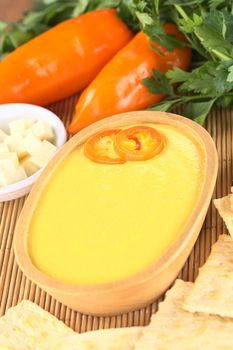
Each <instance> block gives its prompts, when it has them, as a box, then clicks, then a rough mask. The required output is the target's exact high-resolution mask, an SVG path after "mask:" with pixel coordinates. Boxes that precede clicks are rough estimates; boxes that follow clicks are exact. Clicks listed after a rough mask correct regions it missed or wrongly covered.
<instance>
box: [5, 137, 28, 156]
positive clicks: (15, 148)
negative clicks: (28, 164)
mask: <svg viewBox="0 0 233 350" xmlns="http://www.w3.org/2000/svg"><path fill="white" fill-rule="evenodd" d="M5 144H7V146H8V147H9V150H10V151H11V152H16V153H17V155H18V157H19V158H22V157H25V156H26V155H27V151H26V150H25V148H24V146H23V138H22V137H21V136H19V135H10V136H7V137H6V139H5Z"/></svg>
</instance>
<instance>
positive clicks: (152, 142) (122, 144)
mask: <svg viewBox="0 0 233 350" xmlns="http://www.w3.org/2000/svg"><path fill="white" fill-rule="evenodd" d="M164 144H165V139H164V136H163V135H162V134H161V133H159V132H158V131H157V130H155V129H154V128H151V127H149V126H134V127H132V128H129V129H124V130H121V131H120V132H118V133H117V134H116V138H115V148H116V151H117V153H119V154H120V155H121V156H124V157H125V158H126V159H127V160H133V161H140V160H147V159H150V158H153V157H154V156H155V155H157V154H159V153H160V152H161V151H162V150H163V148H164Z"/></svg>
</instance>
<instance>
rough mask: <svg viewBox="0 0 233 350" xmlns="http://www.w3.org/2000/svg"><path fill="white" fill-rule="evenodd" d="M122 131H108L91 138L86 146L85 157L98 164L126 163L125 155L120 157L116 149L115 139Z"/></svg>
mask: <svg viewBox="0 0 233 350" xmlns="http://www.w3.org/2000/svg"><path fill="white" fill-rule="evenodd" d="M120 131H121V130H119V129H114V130H106V131H102V132H99V133H98V134H95V135H93V136H92V137H90V138H89V139H88V140H87V141H86V143H85V145H84V154H85V156H86V157H88V158H89V159H90V160H92V161H94V162H96V163H102V164H121V163H125V161H126V159H125V156H124V154H122V155H120V154H119V153H118V152H117V151H116V149H115V138H116V135H117V134H118V133H119V132H120Z"/></svg>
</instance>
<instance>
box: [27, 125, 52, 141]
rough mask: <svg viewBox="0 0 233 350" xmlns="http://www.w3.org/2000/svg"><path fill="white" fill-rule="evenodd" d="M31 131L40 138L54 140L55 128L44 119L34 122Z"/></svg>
mask: <svg viewBox="0 0 233 350" xmlns="http://www.w3.org/2000/svg"><path fill="white" fill-rule="evenodd" d="M31 131H32V132H33V134H34V135H35V136H37V137H38V138H39V139H40V140H47V141H53V140H54V131H53V128H52V126H51V125H50V124H49V123H48V122H46V121H44V120H39V121H37V122H36V123H35V124H33V125H32V127H31Z"/></svg>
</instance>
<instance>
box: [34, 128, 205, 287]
mask: <svg viewBox="0 0 233 350" xmlns="http://www.w3.org/2000/svg"><path fill="white" fill-rule="evenodd" d="M150 126H152V125H151V124H150ZM155 128H156V129H157V130H159V131H160V132H162V133H163V134H164V135H165V137H166V140H167V142H166V147H165V148H164V150H163V151H162V153H161V154H159V155H157V156H155V157H154V158H152V159H150V160H146V161H138V162H130V161H128V162H126V163H124V164H115V165H110V164H97V163H94V162H92V161H91V160H89V159H88V158H86V157H85V156H84V153H83V146H80V147H78V148H77V149H76V150H74V151H73V152H72V153H71V154H70V155H69V156H68V157H67V158H66V160H65V161H63V162H62V164H61V165H59V167H58V168H57V170H56V171H55V173H54V174H53V175H52V177H51V179H50V180H49V182H48V183H47V185H46V186H45V188H44V190H43V192H42V195H41V198H40V201H39V202H38V205H37V207H36V210H35V212H34V214H33V218H32V220H31V224H30V227H29V232H28V249H29V254H30V257H31V259H32V262H33V264H34V265H35V266H36V267H37V268H38V269H39V270H41V271H43V272H44V273H46V274H47V275H49V276H52V277H54V278H55V279H57V280H59V281H61V282H67V283H72V284H79V285H80V284H81V285H89V284H99V283H107V282H113V281H117V280H120V279H123V278H126V277H129V276H131V275H134V274H136V273H138V272H140V271H142V270H144V269H145V268H146V267H148V266H149V265H150V264H152V263H153V262H155V261H156V259H158V258H159V257H160V256H161V255H162V254H163V253H164V252H165V251H166V250H167V249H168V247H169V246H170V245H171V244H172V242H174V240H175V239H176V238H177V237H178V236H179V235H180V233H181V232H182V229H183V228H184V225H185V223H186V222H187V219H188V218H189V216H190V214H191V213H192V211H193V209H194V206H195V204H196V202H197V199H198V197H199V195H200V191H201V189H202V184H203V178H204V172H205V156H204V151H203V150H202V148H201V147H200V146H199V145H197V144H196V143H195V141H193V140H191V139H190V138H189V137H188V136H187V135H185V134H184V133H183V132H182V131H180V130H179V129H176V128H174V127H170V126H166V125H156V126H155Z"/></svg>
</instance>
